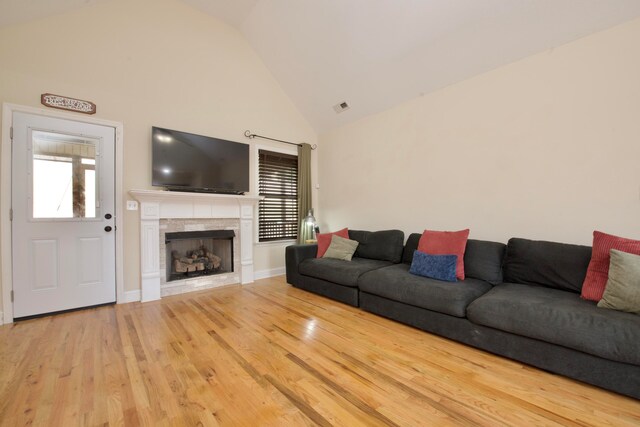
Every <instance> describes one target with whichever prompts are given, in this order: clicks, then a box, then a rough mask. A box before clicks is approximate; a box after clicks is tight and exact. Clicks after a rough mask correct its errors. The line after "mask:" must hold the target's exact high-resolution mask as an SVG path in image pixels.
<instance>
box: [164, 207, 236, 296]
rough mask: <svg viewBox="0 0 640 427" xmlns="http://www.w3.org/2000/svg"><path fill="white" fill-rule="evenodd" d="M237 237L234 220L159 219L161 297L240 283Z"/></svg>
mask: <svg viewBox="0 0 640 427" xmlns="http://www.w3.org/2000/svg"><path fill="white" fill-rule="evenodd" d="M239 234H240V221H238V220H237V219H234V218H189V219H178V218H171V219H161V220H160V221H159V235H160V241H159V242H158V243H159V249H160V251H159V252H160V253H159V255H160V263H159V267H160V288H161V289H160V291H161V295H162V296H169V295H176V294H181V293H184V292H190V291H194V290H202V289H208V288H214V287H217V286H224V285H230V284H233V283H238V282H240V270H241V265H240V260H241V258H240V243H239V239H238V238H239ZM176 261H178V263H176Z"/></svg>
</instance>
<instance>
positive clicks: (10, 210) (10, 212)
mask: <svg viewBox="0 0 640 427" xmlns="http://www.w3.org/2000/svg"><path fill="white" fill-rule="evenodd" d="M9 221H13V208H11V209H9Z"/></svg>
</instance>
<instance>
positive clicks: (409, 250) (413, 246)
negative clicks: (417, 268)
mask: <svg viewBox="0 0 640 427" xmlns="http://www.w3.org/2000/svg"><path fill="white" fill-rule="evenodd" d="M421 237H422V234H421V233H411V234H410V235H409V238H408V239H407V243H406V244H405V245H404V250H403V251H402V262H403V263H405V264H411V263H412V262H413V253H414V252H415V251H417V250H418V243H420V238H421Z"/></svg>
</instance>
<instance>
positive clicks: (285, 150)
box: [252, 143, 300, 246]
mask: <svg viewBox="0 0 640 427" xmlns="http://www.w3.org/2000/svg"><path fill="white" fill-rule="evenodd" d="M260 150H265V151H271V152H274V153H280V154H288V155H291V156H296V157H297V156H298V149H297V147H288V146H281V145H278V146H274V145H271V144H268V143H257V144H253V149H252V153H253V155H252V160H253V167H252V170H253V171H254V179H253V184H254V188H255V190H254V191H255V193H254V194H256V195H260ZM254 218H255V220H254V244H255V245H257V246H279V245H283V244H284V245H289V244H292V243H295V242H297V233H299V232H300V230H299V229H298V230H297V231H296V238H282V239H278V240H263V241H261V240H260V203H259V202H258V203H256V204H255V209H254Z"/></svg>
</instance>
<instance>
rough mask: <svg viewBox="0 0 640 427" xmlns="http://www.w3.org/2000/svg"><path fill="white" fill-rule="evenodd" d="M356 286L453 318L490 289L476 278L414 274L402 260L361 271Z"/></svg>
mask: <svg viewBox="0 0 640 427" xmlns="http://www.w3.org/2000/svg"><path fill="white" fill-rule="evenodd" d="M358 287H359V288H360V290H361V291H363V292H367V293H370V294H373V295H377V296H381V297H384V298H388V299H390V300H393V301H398V302H402V303H405V304H410V305H413V306H416V307H421V308H426V309H428V310H433V311H437V312H439V313H444V314H449V315H451V316H456V317H465V313H466V309H467V305H469V303H471V302H472V301H473V300H475V299H476V298H478V297H479V296H481V295H482V294H484V293H485V292H487V291H489V290H490V289H491V285H490V284H489V283H487V282H484V281H482V280H478V279H470V278H468V279H465V280H461V281H458V282H456V283H450V282H442V281H440V280H434V279H428V278H426V277H421V276H415V275H413V274H411V273H409V266H408V265H407V264H404V263H402V264H396V265H392V266H390V267H385V268H381V269H378V270H374V271H370V272H368V273H365V274H363V275H362V276H360V279H359V280H358Z"/></svg>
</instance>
